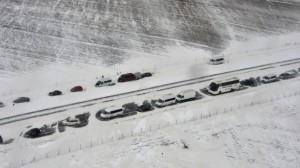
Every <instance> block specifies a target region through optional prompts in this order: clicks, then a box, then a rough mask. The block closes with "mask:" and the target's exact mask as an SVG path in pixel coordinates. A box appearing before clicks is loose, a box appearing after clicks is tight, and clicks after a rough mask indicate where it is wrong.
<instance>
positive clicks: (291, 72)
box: [285, 70, 296, 74]
mask: <svg viewBox="0 0 300 168" xmlns="http://www.w3.org/2000/svg"><path fill="white" fill-rule="evenodd" d="M285 73H288V74H295V73H296V72H295V71H293V70H290V71H286V72H285Z"/></svg>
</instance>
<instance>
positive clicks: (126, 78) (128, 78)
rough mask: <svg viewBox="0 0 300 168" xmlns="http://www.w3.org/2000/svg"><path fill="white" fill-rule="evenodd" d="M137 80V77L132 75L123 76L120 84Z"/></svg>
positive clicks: (119, 80) (120, 78)
mask: <svg viewBox="0 0 300 168" xmlns="http://www.w3.org/2000/svg"><path fill="white" fill-rule="evenodd" d="M133 80H136V78H135V75H134V74H132V73H127V74H123V75H121V76H120V77H119V79H118V82H127V81H133Z"/></svg>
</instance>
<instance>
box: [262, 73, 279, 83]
mask: <svg viewBox="0 0 300 168" xmlns="http://www.w3.org/2000/svg"><path fill="white" fill-rule="evenodd" d="M276 80H277V76H276V75H275V74H269V75H266V76H264V77H263V78H262V80H261V81H262V83H270V82H275V81H276Z"/></svg>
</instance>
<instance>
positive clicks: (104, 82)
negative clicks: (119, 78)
mask: <svg viewBox="0 0 300 168" xmlns="http://www.w3.org/2000/svg"><path fill="white" fill-rule="evenodd" d="M113 85H115V83H114V82H112V80H111V79H110V78H102V79H100V80H98V81H97V83H96V84H95V87H102V86H113Z"/></svg>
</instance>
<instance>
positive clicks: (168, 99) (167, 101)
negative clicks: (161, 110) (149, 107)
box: [155, 94, 176, 107]
mask: <svg viewBox="0 0 300 168" xmlns="http://www.w3.org/2000/svg"><path fill="white" fill-rule="evenodd" d="M175 103H176V98H175V96H174V95H173V94H167V95H164V96H162V97H161V98H159V99H158V101H157V102H156V103H155V105H157V106H158V107H164V106H168V105H171V104H175Z"/></svg>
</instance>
